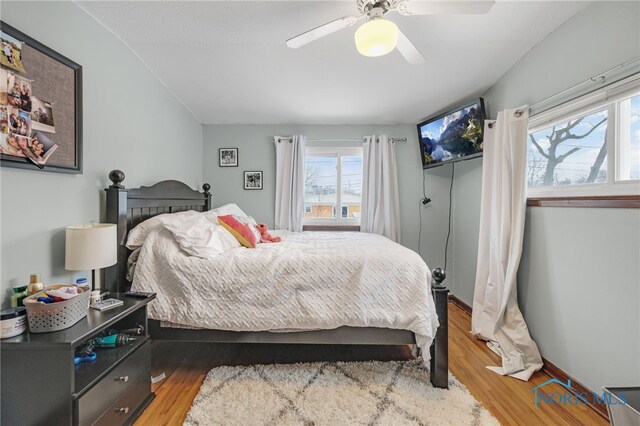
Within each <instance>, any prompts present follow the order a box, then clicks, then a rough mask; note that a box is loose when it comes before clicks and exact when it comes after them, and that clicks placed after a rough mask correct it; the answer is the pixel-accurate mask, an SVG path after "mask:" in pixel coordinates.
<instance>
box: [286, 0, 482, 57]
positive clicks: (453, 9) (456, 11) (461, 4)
mask: <svg viewBox="0 0 640 426" xmlns="http://www.w3.org/2000/svg"><path fill="white" fill-rule="evenodd" d="M356 2H357V4H358V10H359V11H360V15H358V16H343V17H342V18H339V19H336V20H335V21H331V22H329V23H327V24H324V25H321V26H319V27H317V28H314V29H312V30H309V31H307V32H304V33H302V34H300V35H297V36H295V37H293V38H290V39H289V40H287V46H288V47H290V48H292V49H297V48H299V47H302V46H304V45H306V44H309V43H311V42H312V41H315V40H317V39H319V38H322V37H324V36H327V35H329V34H332V33H334V32H336V31H339V30H342V29H344V28H347V27H350V26H352V25H355V24H356V23H357V22H359V21H360V20H362V19H365V23H364V24H362V25H361V26H360V28H358V30H357V31H356V35H355V42H356V48H357V49H358V52H360V54H362V55H364V56H370V57H377V56H383V55H386V54H387V53H389V52H391V51H392V50H393V49H394V48H395V49H398V52H400V54H401V55H402V56H404V58H405V59H406V60H407V62H409V63H410V64H421V63H424V62H425V59H424V57H423V56H422V55H421V54H420V52H419V51H418V49H416V47H415V46H414V45H413V43H411V41H409V39H408V38H407V37H406V36H405V35H404V34H403V33H402V31H400V30H399V29H398V26H397V25H396V24H395V23H393V22H391V21H389V20H387V19H385V15H386V14H387V13H389V12H398V13H400V14H401V15H405V16H414V15H477V14H484V13H487V12H488V11H489V9H491V6H493V3H494V1H493V0H449V1H446V0H445V1H431V0H428V1H419V0H356Z"/></svg>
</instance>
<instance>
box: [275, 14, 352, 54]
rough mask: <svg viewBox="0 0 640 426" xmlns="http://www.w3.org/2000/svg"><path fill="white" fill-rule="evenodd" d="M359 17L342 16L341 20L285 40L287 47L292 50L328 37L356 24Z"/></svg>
mask: <svg viewBox="0 0 640 426" xmlns="http://www.w3.org/2000/svg"><path fill="white" fill-rule="evenodd" d="M361 17H362V16H360V17H356V16H343V17H342V18H340V19H336V20H335V21H331V22H329V23H327V24H324V25H320V26H319V27H317V28H314V29H312V30H309V31H307V32H304V33H302V34H300V35H297V36H295V37H293V38H290V39H289V40H287V47H290V48H292V49H297V48H299V47H302V46H304V45H306V44H309V43H311V42H312V41H315V40H317V39H319V38H322V37H324V36H328V35H329V34H331V33H335V32H336V31H339V30H342V29H344V28H347V27H350V26H352V25H353V24H355V23H356V22H358V19H360V18H361Z"/></svg>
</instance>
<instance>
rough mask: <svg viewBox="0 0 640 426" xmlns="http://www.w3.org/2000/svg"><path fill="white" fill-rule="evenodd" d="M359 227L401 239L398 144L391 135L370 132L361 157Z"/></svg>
mask: <svg viewBox="0 0 640 426" xmlns="http://www.w3.org/2000/svg"><path fill="white" fill-rule="evenodd" d="M360 230H361V231H362V232H370V233H374V234H380V235H384V236H385V237H387V238H389V239H390V240H392V241H395V242H397V243H399V242H400V197H399V195H398V166H397V164H396V147H395V143H394V142H392V141H391V140H390V139H389V137H388V136H386V135H381V136H380V137H376V136H375V135H374V136H367V137H366V138H365V142H364V145H363V158H362V213H361V217H360Z"/></svg>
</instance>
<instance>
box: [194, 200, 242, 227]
mask: <svg viewBox="0 0 640 426" xmlns="http://www.w3.org/2000/svg"><path fill="white" fill-rule="evenodd" d="M228 214H233V215H236V216H238V217H247V214H246V213H245V212H243V211H242V209H241V208H240V207H238V205H237V204H236V203H229V204H225V205H224V206H220V207H217V208H215V209H213V210H209V211H207V212H204V215H205V216H206V217H207V218H208V219H209V220H211V221H212V222H213V223H218V216H226V215H228Z"/></svg>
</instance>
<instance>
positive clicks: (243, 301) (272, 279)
mask: <svg viewBox="0 0 640 426" xmlns="http://www.w3.org/2000/svg"><path fill="white" fill-rule="evenodd" d="M274 234H278V235H280V236H282V237H283V242H281V243H274V244H259V245H258V247H257V248H255V249H246V248H244V247H240V248H236V249H233V250H230V251H228V252H226V253H224V254H222V255H219V256H216V257H213V258H208V259H203V258H199V257H194V256H189V255H187V254H186V253H185V252H183V251H181V250H180V247H179V246H178V244H177V243H176V241H175V239H174V238H173V235H172V234H171V233H170V232H169V231H167V230H166V229H164V228H162V227H160V228H159V229H156V230H153V231H151V232H150V233H149V235H148V237H147V239H146V241H145V242H144V245H143V247H142V250H141V252H140V255H139V258H138V261H137V266H136V270H135V274H134V279H133V286H132V288H133V289H134V290H141V291H151V292H155V293H157V299H156V300H155V301H154V302H152V303H151V304H150V305H149V316H150V317H151V318H153V319H156V320H160V321H168V322H172V323H176V324H182V325H188V326H192V327H199V328H209V329H218V330H233V331H266V330H269V331H276V330H292V329H294V330H317V329H333V328H336V327H340V326H345V325H346V326H353V327H384V328H392V329H404V330H410V331H412V332H414V333H415V335H416V341H417V344H418V346H419V347H420V348H421V349H422V350H423V355H424V356H425V357H428V356H429V351H428V347H429V346H430V345H431V342H432V340H433V337H434V335H435V332H436V328H437V326H438V319H437V317H436V313H435V306H434V303H433V298H432V296H431V273H430V271H429V268H428V267H427V265H426V264H425V263H424V261H423V260H422V258H420V256H419V255H418V254H417V253H415V252H413V251H412V250H409V249H407V248H405V247H403V246H401V245H399V244H396V243H394V242H392V241H391V240H389V239H387V238H385V237H382V236H379V235H374V234H367V233H360V232H353V233H352V232H335V233H333V232H303V233H290V232H279V233H278V232H275V233H274Z"/></svg>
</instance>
